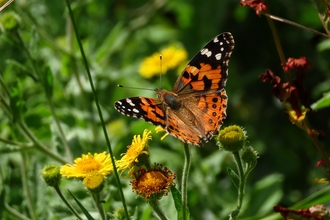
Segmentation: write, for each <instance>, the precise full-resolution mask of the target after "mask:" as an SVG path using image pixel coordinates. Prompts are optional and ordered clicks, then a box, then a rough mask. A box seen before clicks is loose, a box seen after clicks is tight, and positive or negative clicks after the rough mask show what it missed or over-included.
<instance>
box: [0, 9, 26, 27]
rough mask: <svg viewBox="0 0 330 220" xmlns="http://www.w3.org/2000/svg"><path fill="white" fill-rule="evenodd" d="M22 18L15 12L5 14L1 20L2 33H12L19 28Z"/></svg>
mask: <svg viewBox="0 0 330 220" xmlns="http://www.w3.org/2000/svg"><path fill="white" fill-rule="evenodd" d="M20 24H21V18H20V17H19V16H18V15H17V14H16V13H15V12H13V11H9V12H6V13H4V14H3V15H2V16H1V19H0V27H1V30H2V32H12V31H15V30H17V29H18V28H19V26H20Z"/></svg>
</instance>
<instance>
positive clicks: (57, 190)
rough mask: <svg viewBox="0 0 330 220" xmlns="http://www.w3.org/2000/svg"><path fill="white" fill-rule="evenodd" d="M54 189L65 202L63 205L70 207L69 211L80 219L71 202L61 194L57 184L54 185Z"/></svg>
mask: <svg viewBox="0 0 330 220" xmlns="http://www.w3.org/2000/svg"><path fill="white" fill-rule="evenodd" d="M54 189H55V191H56V193H57V194H58V195H59V196H60V198H61V199H62V201H63V202H64V203H65V205H66V206H67V207H68V208H69V209H70V211H71V212H72V213H73V214H74V215H75V216H76V217H77V219H82V218H81V217H80V216H79V214H78V212H77V211H76V210H75V209H74V208H73V207H72V206H71V204H70V203H69V202H68V200H66V198H65V197H64V196H63V194H62V192H61V190H60V187H58V186H54Z"/></svg>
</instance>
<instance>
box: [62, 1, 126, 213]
mask: <svg viewBox="0 0 330 220" xmlns="http://www.w3.org/2000/svg"><path fill="white" fill-rule="evenodd" d="M66 4H67V7H68V11H69V16H70V18H71V22H72V25H73V29H74V32H75V34H76V40H77V43H78V45H79V49H80V53H81V56H82V59H83V62H84V65H85V69H86V72H87V76H88V80H89V83H90V86H91V89H92V93H93V98H94V100H95V105H96V108H97V112H98V114H99V117H100V121H101V125H102V130H103V134H104V137H105V140H106V143H107V146H108V150H109V153H110V156H111V162H112V164H113V171H114V175H115V179H116V183H117V186H118V189H119V194H120V197H121V201H122V203H123V207H124V210H125V214H126V218H127V219H130V217H129V215H128V210H127V205H126V202H125V197H124V193H123V189H122V187H121V184H120V179H119V174H118V171H117V167H116V163H115V159H114V156H113V152H112V148H111V144H110V140H109V136H108V132H107V129H106V126H105V123H104V119H103V114H102V111H101V107H100V104H99V100H98V97H97V95H96V91H95V88H94V83H93V79H92V75H91V73H90V71H89V65H88V62H87V58H86V55H85V51H84V48H83V45H82V43H81V40H80V38H79V32H78V27H77V24H76V21H75V18H74V15H73V11H72V9H71V5H70V2H69V0H66Z"/></svg>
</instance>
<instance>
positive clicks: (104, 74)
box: [0, 0, 330, 219]
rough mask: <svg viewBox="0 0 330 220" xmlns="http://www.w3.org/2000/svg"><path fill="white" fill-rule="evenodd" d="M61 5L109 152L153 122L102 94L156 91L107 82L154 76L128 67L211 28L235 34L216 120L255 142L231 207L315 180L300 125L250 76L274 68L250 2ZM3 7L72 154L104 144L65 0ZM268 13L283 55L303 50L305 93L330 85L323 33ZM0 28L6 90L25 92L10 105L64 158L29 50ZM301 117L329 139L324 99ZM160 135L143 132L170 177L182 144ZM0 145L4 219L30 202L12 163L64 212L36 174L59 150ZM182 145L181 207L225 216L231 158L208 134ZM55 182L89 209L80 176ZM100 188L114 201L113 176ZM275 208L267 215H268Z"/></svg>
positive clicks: (282, 11) (289, 192)
mask: <svg viewBox="0 0 330 220" xmlns="http://www.w3.org/2000/svg"><path fill="white" fill-rule="evenodd" d="M267 3H268V4H267V6H268V9H269V10H270V12H271V14H273V15H277V16H279V17H283V18H286V19H288V20H291V21H294V22H297V23H299V24H302V25H305V26H308V27H310V28H313V29H315V30H319V31H323V26H322V23H321V22H320V19H319V17H318V12H317V9H316V6H315V5H314V4H313V2H311V1H306V0H304V1H299V2H297V1H269V2H267ZM72 7H73V10H74V15H75V18H76V21H77V23H78V28H79V31H80V38H81V39H82V42H83V45H84V49H85V52H86V55H87V57H88V62H89V64H90V68H91V72H92V76H93V79H94V83H95V86H96V89H97V95H98V97H99V101H100V104H101V106H102V111H103V114H104V117H105V120H106V122H107V128H108V134H109V136H110V140H111V144H112V147H113V151H114V153H115V155H116V158H119V157H120V154H121V153H123V152H125V150H126V146H127V145H129V144H130V143H131V140H132V137H133V135H135V134H142V132H143V130H144V129H145V128H149V129H151V130H153V126H152V125H150V124H148V123H146V122H144V121H142V120H138V119H135V118H128V117H125V116H122V115H121V114H119V113H118V112H117V111H116V110H115V109H114V107H113V103H114V102H115V101H116V100H118V99H122V98H125V97H130V96H147V97H154V96H155V94H154V93H153V92H152V91H144V90H130V89H121V88H118V87H117V84H123V85H127V86H136V87H145V88H157V87H159V86H160V85H159V78H158V77H154V78H152V79H150V80H147V79H144V78H142V77H141V76H140V75H139V73H138V69H139V65H140V63H141V61H142V60H143V59H144V58H145V57H147V56H149V55H151V54H152V53H154V52H157V51H160V50H161V48H163V47H165V46H167V45H169V44H170V43H173V42H176V43H180V44H182V45H183V46H184V47H185V48H186V49H187V51H188V53H189V58H191V57H193V56H194V55H195V54H196V53H197V52H198V51H199V49H200V48H201V47H202V46H203V45H204V44H206V43H207V42H208V41H209V40H210V39H212V38H213V37H214V36H216V35H217V34H219V33H222V32H227V31H228V32H231V33H232V34H233V36H234V38H235V42H236V45H235V49H234V51H233V54H232V58H231V60H230V63H229V79H228V82H227V86H226V91H227V94H228V97H229V103H228V109H227V115H228V117H227V119H226V120H225V121H224V126H228V125H231V124H238V125H241V126H243V127H245V128H246V131H247V134H248V136H249V144H250V145H252V146H253V147H254V148H255V149H256V150H257V151H258V152H259V153H260V159H259V161H258V164H257V167H256V168H255V170H254V171H253V172H252V174H251V175H250V177H249V179H248V186H247V189H246V198H245V200H244V207H243V210H242V213H241V215H240V217H242V218H243V217H246V218H247V219H260V218H261V217H253V216H257V215H267V214H271V213H272V207H273V206H274V205H277V204H280V205H283V206H292V205H293V204H295V203H297V202H299V201H301V200H303V199H304V198H306V197H308V196H310V195H312V194H313V193H315V192H318V191H319V190H321V189H322V188H324V186H322V185H319V184H317V183H315V178H322V177H325V176H326V172H325V170H324V169H323V168H317V167H316V163H317V161H319V160H320V157H319V155H318V153H317V151H316V149H315V147H314V145H313V143H312V141H311V140H310V138H309V137H308V135H307V134H306V133H305V132H304V131H302V130H300V129H298V127H296V126H295V125H292V123H291V122H290V121H289V120H288V115H287V114H286V113H285V109H284V108H283V106H282V105H281V103H280V102H279V101H278V100H277V99H275V98H274V96H273V95H272V93H271V91H270V90H271V86H270V85H269V84H266V83H262V82H261V80H260V79H259V78H258V76H259V75H260V74H262V73H264V72H265V70H266V69H271V70H273V71H274V73H275V74H277V75H279V76H281V77H283V71H282V68H281V66H280V60H279V57H278V54H277V51H276V47H275V44H274V40H273V37H272V34H271V31H270V28H269V26H268V23H267V20H266V18H265V17H264V16H257V15H256V14H255V12H254V11H253V10H251V9H249V8H247V7H241V6H240V5H239V1H234V0H221V1H220V0H217V1H216V0H210V1H197V0H189V1H184V0H176V1H174V0H168V1H165V0H156V1H145V0H143V1H135V0H130V1H129V0H128V1H114V0H112V1H106V0H99V1H87V0H85V1H73V2H72ZM11 10H13V11H15V12H16V13H17V14H18V15H19V16H20V17H21V27H20V29H19V31H20V33H21V35H22V38H23V40H24V42H25V43H26V47H27V50H28V51H30V53H31V54H32V56H33V58H34V59H35V60H36V63H37V65H38V66H39V67H40V68H41V69H43V70H45V67H47V66H49V67H50V70H51V73H52V76H53V95H52V103H53V105H54V108H55V112H56V115H57V117H58V119H59V121H60V124H61V126H62V128H63V130H64V133H65V136H66V139H67V140H68V144H69V146H70V149H71V150H72V153H73V156H74V158H76V157H79V156H80V155H81V154H83V153H85V154H86V153H88V152H92V153H94V152H102V151H105V150H106V149H107V148H106V144H105V139H104V136H103V133H102V131H101V126H100V122H99V118H98V115H97V112H96V108H95V103H94V102H93V97H92V94H91V91H90V87H89V83H88V80H87V76H86V71H85V69H84V66H83V63H82V59H81V54H80V52H79V48H78V46H77V43H76V40H75V36H74V32H73V29H72V26H71V23H70V19H69V17H68V12H67V8H66V5H65V2H64V1H45V0H44V1H41V0H40V1H30V0H26V1H15V2H14V3H12V4H11V5H10V6H9V7H7V8H6V9H5V10H3V11H2V12H0V16H2V15H3V14H4V13H5V12H8V11H11ZM275 25H276V28H277V31H278V34H279V36H280V40H281V43H282V46H283V50H284V53H285V55H286V57H287V58H288V57H294V58H298V57H301V56H306V57H307V58H308V59H309V61H310V62H311V68H310V69H309V70H308V71H307V75H306V79H305V82H304V85H305V87H306V88H307V90H308V92H309V95H310V96H309V99H308V100H309V103H313V102H316V101H317V100H319V99H320V98H321V97H322V95H323V93H324V92H327V91H329V87H330V77H329V76H330V65H329V57H330V52H329V46H326V45H329V39H326V38H324V37H321V36H318V35H315V34H314V33H311V32H308V31H306V30H302V29H299V28H297V27H293V26H290V25H287V24H284V23H280V22H276V23H275ZM323 32H324V31H323ZM8 36H10V35H5V34H2V35H1V39H0V73H1V76H2V77H3V78H4V81H5V83H6V85H7V88H9V92H10V94H14V93H15V91H16V92H17V93H18V96H20V97H21V100H22V101H24V107H22V111H21V113H20V114H21V117H22V118H23V120H24V121H25V122H26V124H27V126H28V127H29V128H30V129H31V131H32V132H33V133H34V134H35V136H36V137H37V138H38V139H39V140H40V141H41V142H42V143H44V144H45V145H46V146H48V147H49V148H50V149H51V150H53V151H55V152H57V153H58V154H60V155H63V158H65V160H70V158H69V157H68V155H67V154H66V153H65V151H64V150H63V143H62V141H61V138H60V135H59V133H58V129H57V127H56V125H55V121H54V118H53V116H52V114H51V110H50V107H49V104H48V102H47V96H46V95H45V92H44V90H43V88H42V85H41V83H40V81H38V80H36V79H35V78H34V77H31V75H32V76H33V75H34V74H35V73H33V70H32V68H31V62H30V61H29V60H28V58H27V56H26V54H25V53H24V48H22V46H21V45H17V44H16V43H15V42H14V41H13V40H12V39H11V38H10V37H8ZM43 74H45V72H43ZM176 78H177V73H175V72H169V73H168V74H166V75H165V76H164V77H163V79H162V80H163V83H162V87H163V88H165V89H168V90H171V89H172V86H173V84H174V82H175V80H176ZM283 79H284V77H283ZM18 85H19V86H18ZM3 90H4V88H0V91H1V97H2V98H3V100H4V101H8V97H3V94H4V92H3ZM16 116H17V115H16ZM308 117H309V120H310V122H311V124H312V127H313V128H315V129H318V130H322V131H323V132H324V134H325V135H324V136H321V137H320V139H321V143H322V144H323V146H324V147H325V148H326V150H327V151H328V147H329V143H330V138H329V135H328V134H329V127H330V117H329V108H324V109H320V110H318V111H317V112H309V113H308ZM0 119H1V120H0V137H1V138H3V139H7V140H13V141H16V142H27V141H28V139H26V137H24V135H22V133H21V132H20V129H19V128H18V126H17V124H16V122H15V121H14V120H13V119H14V118H10V117H8V114H6V112H5V111H4V110H3V109H2V110H1V111H0ZM160 137H161V135H159V134H155V133H154V136H153V141H151V142H150V146H151V160H152V162H157V163H162V164H163V165H165V166H167V167H168V168H169V169H171V170H172V171H175V172H176V173H177V175H178V182H179V181H180V175H181V172H182V165H183V150H182V146H181V145H180V143H179V141H178V140H177V139H175V138H173V137H167V138H166V139H165V140H164V141H160ZM0 150H1V152H0V164H1V167H0V168H1V176H0V177H1V179H0V180H1V183H0V184H1V185H0V190H1V198H0V199H1V202H0V203H1V205H0V218H1V219H15V218H13V217H12V216H11V215H9V214H8V211H6V209H5V206H4V204H5V203H6V204H9V205H10V206H11V207H12V208H14V209H16V210H18V211H19V212H21V213H23V214H25V215H27V216H29V215H30V214H31V213H30V214H28V208H27V201H26V200H25V195H24V193H23V192H24V190H23V188H22V179H21V177H22V171H23V173H24V172H25V173H26V175H27V179H28V184H29V186H30V187H31V188H30V190H31V193H32V199H33V203H34V204H35V206H36V216H37V218H36V219H73V218H72V217H68V216H71V215H70V213H69V212H68V210H67V209H66V207H65V206H64V205H63V204H62V203H61V202H60V200H59V199H58V198H57V195H55V193H54V192H53V190H52V189H50V188H47V186H46V185H45V184H44V183H43V181H42V180H41V179H40V177H39V171H40V169H42V167H43V166H44V165H46V164H48V163H57V164H60V163H59V162H58V161H55V160H54V159H53V158H50V157H48V156H46V155H45V154H43V153H41V152H39V151H37V150H36V149H35V148H29V149H28V148H27V147H19V146H14V145H10V144H6V143H3V142H1V143H0ZM191 150H192V154H193V161H192V167H191V173H190V176H189V182H188V186H189V189H188V190H189V192H188V196H189V203H188V205H189V208H190V212H191V219H226V218H227V217H226V216H227V215H228V214H229V213H230V212H231V211H232V210H233V209H234V208H235V205H236V204H235V203H236V196H237V195H236V191H235V187H234V186H233V184H232V183H231V182H230V179H229V178H228V175H227V173H226V168H227V167H231V168H233V169H234V168H235V164H233V160H232V157H231V156H230V154H228V153H226V152H223V151H218V148H217V147H216V145H215V142H214V141H211V142H210V143H208V144H206V145H205V146H204V147H202V148H197V147H195V146H191ZM122 181H123V187H124V193H125V197H126V199H127V203H128V206H129V207H130V208H129V210H130V212H131V213H134V215H135V217H136V218H137V219H152V218H154V217H152V214H151V211H150V209H149V208H148V207H147V205H146V204H145V203H144V201H143V200H142V199H140V198H137V197H136V196H135V194H134V193H132V192H131V188H130V186H129V182H128V180H126V179H124V178H122ZM61 188H62V189H63V191H66V190H65V189H66V188H69V189H70V190H71V191H72V192H73V193H74V194H75V195H77V197H78V198H79V199H80V201H82V203H83V204H84V205H85V206H86V207H87V208H89V209H90V210H93V206H92V204H91V201H90V197H89V196H88V193H86V191H85V190H84V188H83V187H82V185H81V184H79V183H77V182H74V181H67V180H63V181H62V184H61ZM104 194H105V199H104V200H105V201H106V203H105V207H106V208H105V209H106V210H107V211H109V212H113V211H114V210H116V209H117V208H119V207H121V202H120V197H119V194H118V191H117V186H116V184H115V181H114V178H113V177H110V178H109V187H108V188H106V189H105V193H104ZM325 196H326V195H325V194H324V195H323V194H322V195H321V196H320V197H323V198H324V197H325ZM68 198H69V196H68ZM325 201H329V200H327V199H325ZM314 202H316V200H315V201H314ZM161 204H162V206H163V207H164V209H165V212H166V213H167V214H168V215H169V216H170V217H171V219H174V218H175V216H176V215H175V210H174V206H173V204H172V202H171V198H170V197H166V198H163V199H162V201H161ZM136 207H137V208H136ZM30 217H31V216H30ZM248 217H249V218H248ZM275 218H278V216H277V217H274V218H271V219H275Z"/></svg>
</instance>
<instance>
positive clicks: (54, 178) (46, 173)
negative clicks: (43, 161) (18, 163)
mask: <svg viewBox="0 0 330 220" xmlns="http://www.w3.org/2000/svg"><path fill="white" fill-rule="evenodd" d="M41 176H42V178H43V179H44V180H45V182H46V184H47V185H48V186H52V187H54V186H58V185H59V183H60V180H61V178H62V176H61V174H60V167H59V166H57V165H47V166H45V167H44V168H43V169H42V170H41Z"/></svg>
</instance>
